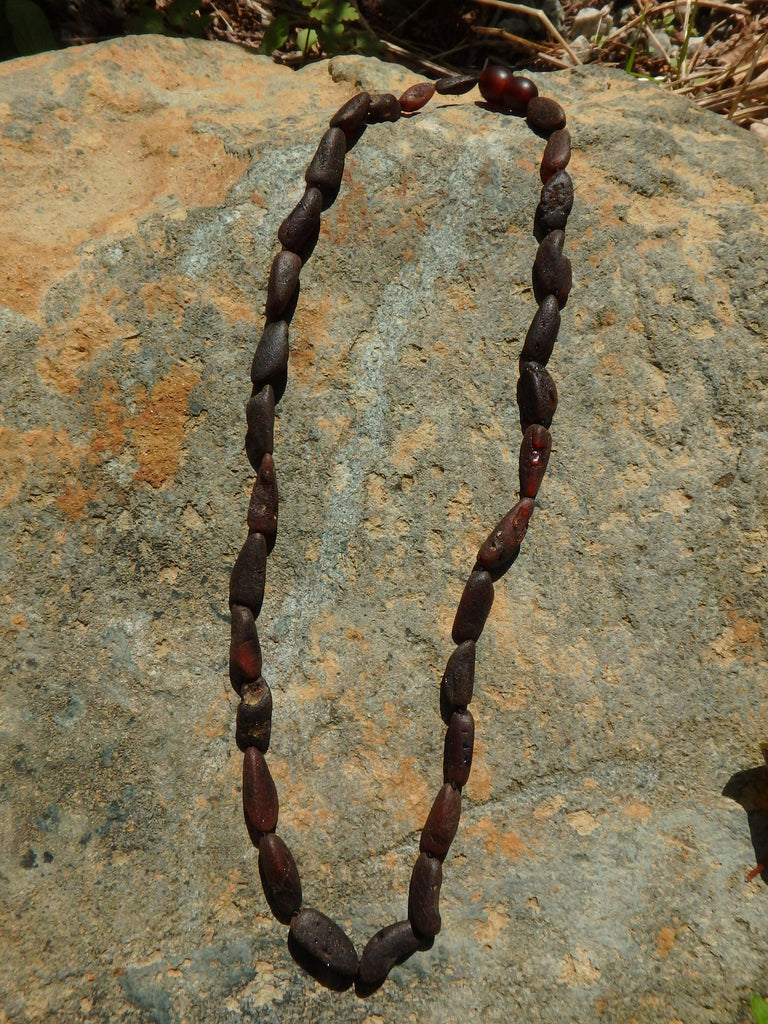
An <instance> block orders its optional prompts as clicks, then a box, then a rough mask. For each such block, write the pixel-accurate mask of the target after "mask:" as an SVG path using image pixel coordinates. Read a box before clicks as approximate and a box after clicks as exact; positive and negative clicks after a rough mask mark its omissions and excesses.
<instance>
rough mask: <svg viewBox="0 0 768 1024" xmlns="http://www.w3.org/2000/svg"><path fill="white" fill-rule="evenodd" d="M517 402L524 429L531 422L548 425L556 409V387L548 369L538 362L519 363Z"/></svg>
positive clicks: (521, 425) (521, 424)
mask: <svg viewBox="0 0 768 1024" xmlns="http://www.w3.org/2000/svg"><path fill="white" fill-rule="evenodd" d="M517 404H518V406H519V408H520V427H521V429H522V431H523V433H525V431H526V430H527V429H528V427H530V425H531V424H532V423H540V424H541V425H542V426H543V427H548V426H549V425H550V424H551V423H552V417H553V416H554V415H555V410H556V409H557V388H556V386H555V382H554V380H553V379H552V375H551V374H550V372H549V370H547V369H546V367H544V366H539V364H538V363H528V362H524V363H521V364H520V377H519V379H518V381H517Z"/></svg>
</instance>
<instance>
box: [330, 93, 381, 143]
mask: <svg viewBox="0 0 768 1024" xmlns="http://www.w3.org/2000/svg"><path fill="white" fill-rule="evenodd" d="M370 105H371V96H370V93H367V92H359V93H358V94H357V95H356V96H353V97H352V99H351V100H347V102H346V103H345V104H344V106H342V107H339V109H338V110H337V111H336V113H335V114H334V115H333V117H332V118H331V128H341V130H342V131H343V132H344V134H345V135H346V137H347V144H349V140H350V139H351V138H353V137H354V136H355V134H356V133H357V132H358V131H359V130H360V128H362V126H363V125H364V124H365V119H366V117H367V116H368V109H369V107H370Z"/></svg>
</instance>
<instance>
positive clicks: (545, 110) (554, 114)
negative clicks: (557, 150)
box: [527, 96, 565, 136]
mask: <svg viewBox="0 0 768 1024" xmlns="http://www.w3.org/2000/svg"><path fill="white" fill-rule="evenodd" d="M527 117H528V124H529V125H530V126H531V128H533V130H534V131H535V132H538V133H539V134H540V135H545V136H547V135H551V134H552V132H556V131H557V130H558V129H560V128H565V111H564V110H563V108H562V107H561V106H560V104H559V103H558V102H557V101H556V100H551V99H549V98H548V97H544V96H536V97H534V98H533V99H532V100H531V102H530V103H529V104H528V111H527Z"/></svg>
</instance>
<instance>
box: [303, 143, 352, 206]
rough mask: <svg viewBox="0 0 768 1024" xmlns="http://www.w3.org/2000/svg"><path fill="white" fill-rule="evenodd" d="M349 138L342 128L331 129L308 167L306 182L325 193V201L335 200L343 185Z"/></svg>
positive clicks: (305, 175)
mask: <svg viewBox="0 0 768 1024" xmlns="http://www.w3.org/2000/svg"><path fill="white" fill-rule="evenodd" d="M346 153H347V138H346V136H345V134H344V132H343V131H342V130H341V128H336V127H335V126H334V127H333V128H329V129H328V131H327V132H326V133H325V135H323V137H322V139H320V143H319V145H318V147H317V150H316V152H315V155H314V156H313V157H312V160H311V162H310V164H309V167H307V170H306V173H305V174H304V180H305V181H306V183H307V184H308V185H314V186H315V188H319V189H320V191H321V192H322V193H323V200H324V201H325V202H328V201H330V200H332V199H333V197H334V196H335V195H336V193H337V192H338V190H339V186H340V185H341V176H342V174H343V173H344V157H345V156H346Z"/></svg>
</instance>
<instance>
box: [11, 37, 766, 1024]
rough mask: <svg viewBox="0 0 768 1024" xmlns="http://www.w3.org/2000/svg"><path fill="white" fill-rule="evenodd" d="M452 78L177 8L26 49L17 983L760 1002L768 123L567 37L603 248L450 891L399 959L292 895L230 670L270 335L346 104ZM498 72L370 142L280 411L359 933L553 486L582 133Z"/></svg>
mask: <svg viewBox="0 0 768 1024" xmlns="http://www.w3.org/2000/svg"><path fill="white" fill-rule="evenodd" d="M413 80H414V76H413V75H412V74H411V73H409V72H407V71H405V70H403V69H402V68H397V67H394V66H388V67H387V66H384V65H381V64H379V63H377V62H375V61H365V60H362V59H352V58H350V59H342V60H338V61H334V62H333V63H332V64H331V65H330V66H329V65H327V64H322V65H315V66H313V67H309V68H307V69H305V70H303V71H301V72H299V73H292V72H290V71H288V70H286V69H281V68H278V67H275V66H273V65H272V64H270V62H269V61H268V60H266V59H265V58H259V57H254V56H252V55H249V54H247V53H245V52H243V51H241V50H238V49H236V48H228V47H225V46H221V45H215V44H212V43H205V42H196V41H178V40H170V39H153V38H141V39H125V40H121V41H118V42H109V43H104V44H100V45H98V46H94V47H84V48H82V49H76V50H70V51H66V52H60V53H56V54H51V55H43V56H39V57H34V58H28V59H24V60H19V61H12V62H10V63H6V64H3V65H0V138H1V139H2V142H1V146H2V149H1V150H0V154H1V156H0V522H1V524H2V525H1V527H0V529H1V530H2V548H1V550H0V571H1V573H2V587H1V589H0V600H1V601H2V605H1V608H2V611H1V612H0V616H1V617H0V645H1V646H0V666H1V667H0V672H1V675H0V842H1V848H0V1021H10V1022H13V1024H26V1022H32V1021H46V1022H50V1024H65V1022H67V1024H68V1022H75V1021H88V1022H91V1021H93V1022H101V1021H104V1022H106V1021H109V1022H117V1021H131V1022H134V1021H136V1022H140V1024H143V1022H154V1024H177V1022H178V1024H181V1022H183V1021H189V1022H199V1024H214V1022H215V1024H219V1022H222V1024H223V1022H236V1021H241V1020H242V1021H259V1022H260V1024H271V1022H278V1021H279V1022H280V1024H290V1022H294V1021H296V1022H298V1021H307V1020H312V1021H315V1022H331V1021H350V1022H360V1024H363V1022H366V1024H380V1022H393V1021H398V1022H407V1021H414V1022H415V1021H418V1022H419V1024H446V1022H453V1021H457V1022H458V1021H462V1022H463V1021H468V1020H482V1021H483V1022H484V1024H497V1022H498V1024H501V1022H505V1024H506V1022H508V1021H510V1020H513V1021H520V1022H525V1024H537V1022H548V1024H549V1022H551V1024H554V1022H556V1021H557V1022H562V1021H566V1020H570V1021H577V1022H579V1024H597V1022H601V1024H602V1022H628V1021H633V1022H638V1024H663V1022H669V1024H673V1022H685V1024H704V1022H707V1024H731V1022H734V1024H736V1022H746V1021H747V1020H749V1011H748V1008H747V999H748V995H749V993H750V992H752V991H761V990H762V991H763V994H764V995H768V991H766V987H767V984H768V982H767V980H766V979H768V970H766V954H767V952H768V924H767V922H768V887H766V886H765V885H764V884H763V883H762V882H761V881H760V880H756V881H755V882H753V883H751V884H749V885H747V884H746V883H745V882H744V874H745V872H746V870H747V869H748V868H749V867H750V866H752V864H753V863H754V861H753V856H752V849H751V846H750V842H749V833H748V829H747V823H746V816H745V815H744V813H743V811H742V810H741V809H740V808H739V807H738V806H737V805H736V804H734V803H731V802H729V801H727V800H725V799H723V798H722V797H721V796H720V790H721V789H722V787H723V785H724V784H725V782H726V781H727V779H728V777H729V776H730V775H731V774H732V773H733V772H735V771H736V770H738V769H740V768H746V767H749V766H750V765H754V764H757V763H759V761H760V755H759V751H758V743H759V741H760V740H761V739H766V738H768V682H767V680H766V671H765V651H764V649H765V645H766V642H768V632H767V628H768V627H767V625H766V600H765V598H766V572H767V564H768V556H767V555H766V538H767V535H768V340H767V339H768V314H767V312H766V310H768V205H767V203H766V200H767V199H768V192H767V189H766V181H767V180H768V163H767V162H766V151H765V150H764V148H762V147H761V146H760V144H759V143H758V142H757V141H756V140H753V139H751V138H750V137H749V135H748V134H747V133H746V132H743V131H739V130H737V129H736V128H734V127H732V126H731V125H729V124H728V123H727V122H726V121H724V120H722V119H718V118H716V117H715V116H713V115H709V114H707V113H703V112H701V111H699V110H697V109H695V108H694V107H692V106H690V105H689V104H688V103H687V102H685V101H684V100H682V99H679V98H672V97H670V96H667V95H665V94H663V93H662V92H661V91H660V90H659V89H657V88H656V87H655V86H653V85H651V84H648V83H641V82H637V81H635V80H633V79H631V78H629V77H627V76H622V75H621V74H619V73H618V72H616V73H611V72H606V71H602V70H598V69H588V70H587V71H585V72H583V73H574V74H570V75H569V74H565V73H557V74H553V75H551V76H548V77H546V78H544V79H541V80H540V84H541V88H542V90H543V91H544V90H545V91H547V92H549V93H550V94H552V95H554V96H555V97H556V98H558V99H560V100H561V101H562V102H563V104H564V105H565V107H566V109H567V110H568V112H569V118H570V125H571V130H572V133H573V137H574V144H575V152H574V157H573V160H572V165H571V170H572V173H573V177H574V180H575V182H576V189H577V205H576V208H575V210H574V214H573V216H572V218H571V221H570V224H569V229H568V241H567V247H568V252H569V255H570V256H571V259H572V260H573V265H574V276H575V285H574V290H573V293H572V297H571V299H570V301H569V303H568V306H567V307H566V310H565V313H564V323H563V328H562V331H561V340H560V343H559V345H558V348H557V349H556V351H555V355H554V357H553V360H552V362H551V369H552V372H553V374H554V376H555V378H556V380H557V384H558V388H559V391H560V398H561V400H560V407H559V409H558V411H557V415H556V418H555V422H554V425H553V433H554V437H555V451H554V453H553V457H552V461H551V464H550V470H549V472H548V475H547V478H546V479H545V482H544V486H543V488H542V491H541V494H540V499H541V500H540V507H539V509H538V511H537V513H536V515H535V517H534V522H533V525H532V527H531V529H530V531H529V535H528V538H527V540H526V542H525V546H524V550H523V554H522V555H521V557H520V559H519V560H518V562H517V564H516V565H515V566H514V567H513V569H512V571H511V572H510V574H509V576H508V577H507V579H506V580H505V581H504V582H503V583H502V584H500V585H499V586H498V588H497V597H496V602H495V605H494V608H493V612H492V615H491V619H490V621H489V625H488V626H487V628H486V632H485V634H484V636H483V638H482V641H481V643H480V645H479V652H478V677H477V686H476V691H475V696H476V700H475V703H474V704H473V711H474V713H475V715H476V720H477V729H478V733H477V743H476V749H475V765H474V768H473V772H472V776H471V778H470V781H469V784H468V786H467V788H466V798H465V801H464V816H463V818H462V822H461V826H460V829H459V834H458V837H457V839H456V842H455V843H454V847H453V849H452V852H451V854H450V855H449V857H448V859H447V861H446V865H445V881H444V884H443V899H442V904H441V909H442V913H443V931H442V932H441V934H440V935H439V936H438V939H437V941H436V943H435V947H434V949H433V950H432V951H431V952H430V953H427V954H420V955H417V956H416V957H414V958H413V959H412V960H411V961H409V962H408V963H407V964H406V965H404V966H402V967H400V968H397V969H396V970H395V971H394V972H393V975H392V977H391V978H390V980H389V981H388V982H387V984H386V985H385V986H384V988H383V989H382V990H381V991H380V992H379V993H377V994H376V995H374V996H372V997H371V998H370V999H369V1000H368V1001H366V1002H363V1001H361V1000H359V999H356V998H355V996H354V994H353V993H351V992H348V993H346V994H342V995H338V994H333V993H330V992H328V991H326V990H325V989H321V988H319V987H318V986H317V984H316V983H315V982H314V981H312V980H311V979H309V978H308V977H307V976H305V975H304V974H302V973H300V972H299V971H298V969H297V968H296V966H295V965H294V963H293V962H292V960H291V959H290V958H289V956H288V953H287V950H286V946H285V929H284V928H283V927H282V926H281V925H279V924H277V923H275V922H274V921H273V920H272V918H271V917H270V915H269V913H268V910H267V908H266V905H265V902H264V899H263V896H262V894H261V890H260V885H259V880H258V875H257V872H256V857H255V853H254V850H253V849H252V847H251V845H250V843H249V841H248V837H247V834H246V831H245V828H244V826H243V822H242V815H241V809H240V795H239V789H240V765H241V757H240V755H239V753H238V751H237V750H236V748H235V744H234V739H233V732H234V728H233V722H234V709H235V697H234V694H233V692H232V690H231V688H230V686H229V683H228V681H227V677H226V654H227V644H228V613H227V603H226V590H227V578H228V573H229V569H230V567H231V564H232V561H233V559H234V556H235V554H236V552H237V550H238V548H239V546H240V544H241V542H242V539H243V537H244V529H245V528H244V520H245V512H246V507H247V498H248V494H249V490H250V484H251V479H252V474H251V471H250V469H249V467H248V464H247V462H246V460H245V457H244V454H243V452H242V438H243V430H244V416H243V406H244V403H245V401H246V399H247V397H248V394H249V382H248V372H249V367H250V359H251V353H252V349H253V346H254V345H255V342H256V340H257V339H258V336H259V334H260V326H261V318H260V311H261V309H262V308H263V302H264V295H265V284H266V277H267V272H268V268H269V263H270V260H271V257H272V255H273V253H274V252H275V246H276V243H275V237H276V231H277V227H278V225H279V223H280V221H281V219H282V218H283V217H284V216H285V214H286V213H287V212H288V211H289V210H290V209H291V208H292V206H293V205H294V203H295V202H296V201H297V199H298V198H299V196H300V194H301V191H302V178H303V172H304V168H305V166H306V164H307V162H308V161H309V159H310V157H311V155H312V153H313V152H314V149H315V146H316V144H317V141H318V140H319V138H320V135H321V134H322V132H323V130H324V126H325V125H326V124H327V120H328V118H329V117H330V115H331V114H332V113H333V111H334V110H335V109H336V108H337V107H338V106H340V105H341V103H342V102H344V101H345V100H346V99H347V98H348V97H349V96H350V95H351V94H352V93H353V92H354V91H356V89H357V88H358V86H359V85H360V84H362V85H365V86H366V87H368V88H372V89H381V88H386V87H390V88H393V89H394V90H396V91H398V92H399V91H400V90H401V89H402V88H404V87H405V86H406V85H409V84H411V82H412V81H413ZM475 99H476V94H471V95H470V96H467V97H461V98H458V99H447V100H445V101H437V102H435V101H433V102H432V103H431V104H430V106H429V107H428V108H427V109H426V110H425V111H424V112H423V113H422V114H420V115H418V116H417V117H414V118H411V119H410V120H408V121H402V122H400V123H399V124H395V125H390V124H386V125H380V126H376V127H374V128H371V129H370V130H369V131H368V132H367V133H366V134H365V136H364V138H363V139H362V140H361V142H360V143H359V144H358V146H357V147H356V148H355V149H354V151H353V152H352V154H351V155H350V157H349V159H348V161H347V169H346V172H345V181H344V185H343V187H342V190H341V193H340V195H339V198H338V200H337V202H336V203H335V205H334V206H333V207H332V209H331V210H330V211H329V213H328V214H327V216H326V217H325V218H324V221H323V228H322V234H321V237H320V241H319V244H318V246H317V249H316V251H315V255H314V256H313V258H312V260H311V261H310V263H309V264H308V265H307V267H306V270H305V272H304V274H303V277H302V294H301V299H300V302H299V307H298V312H297V315H296V317H295V320H294V326H293V330H292V354H291V362H290V367H289V382H288V390H287V391H286V395H285V398H284V399H283V401H282V403H281V405H280V406H279V413H278V423H277V438H276V452H275V457H276V463H277V468H278V479H279V483H280V488H281V496H282V505H281V512H280V534H279V538H278V543H277V547H276V548H275V552H274V555H273V557H272V558H271V560H270V564H269V575H268V588H267V597H266V601H265V605H264V610H263V613H262V617H261V620H260V632H261V637H262V643H263V647H264V658H265V669H264V671H265V675H266V677H267V679H268V681H269V682H270V684H271V685H272V687H273V694H274V700H275V724H274V729H273V742H272V747H271V749H270V765H271V767H272V771H273V774H274V775H275V778H276V781H277V783H278V787H279V791H280V796H281V816H280V831H281V834H282V835H283V836H284V837H285V838H286V840H287V841H288V842H289V844H290V846H291V847H292V849H293V851H294V853H295V855H296V857H297V860H298V863H299V867H300V870H301V873H302V880H303V883H304V891H305V898H306V901H307V903H308V904H310V905H314V906H317V907H318V908H319V909H321V910H323V911H325V912H326V913H328V914H331V915H332V916H334V917H336V918H337V919H339V920H340V921H342V922H343V923H344V925H345V927H347V929H348V931H349V933H350V935H351V936H352V938H353V939H354V941H355V942H356V944H357V946H358V949H359V948H361V947H362V945H363V944H364V942H365V941H366V940H367V938H368V937H369V936H370V934H371V933H372V932H373V931H374V930H376V929H378V928H380V927H381V926H382V925H384V924H387V923H389V922H390V921H392V920H395V919H397V918H399V917H402V916H403V915H404V912H405V902H406V890H407V883H408V877H409V874H410V869H411V865H412V863H413V859H414V854H415V850H416V848H417V844H418V835H419V830H420V827H421V825H422V823H423V820H424V817H425V815H426V812H427V810H428V808H429V805H430V803H431V800H432V797H433V795H434V793H435V792H436V790H437V787H438V786H439V784H440V782H441V769H440V761H441V750H442V735H443V727H442V724H441V722H440V719H439V717H438V713H437V694H438V683H439V679H440V674H441V672H442V668H443V665H444V663H445V659H446V658H447V656H448V654H449V653H450V651H451V649H452V645H451V642H450V637H449V634H450V625H451V621H452V617H453V611H454V609H455V605H456V602H457V600H458V597H459V594H460V592H461V587H462V585H463V580H464V578H465V576H466V573H467V572H468V570H469V568H470V567H471V563H472V558H473V555H474V552H475V550H476V547H477V545H478V544H479V542H480V541H482V540H483V539H484V538H485V536H486V534H487V532H488V530H489V529H490V528H491V526H492V525H493V524H494V523H495V521H496V520H497V519H498V518H499V516H500V515H501V514H502V513H503V512H505V511H506V509H507V508H508V507H509V505H510V504H512V503H513V501H514V496H515V495H514V492H515V486H516V476H517V470H516V464H517V449H518V444H519V427H518V425H517V422H516V407H515V403H514V380H515V376H516V368H515V358H516V355H517V352H518V351H519V348H520V344H521V340H522V337H523V335H524V333H525V330H526V329H527V325H528V322H529V320H530V317H531V315H532V313H533V309H534V305H533V299H532V295H531V289H530V266H531V262H532V259H533V255H534V252H535V242H534V240H533V238H532V236H531V234H530V228H531V224H532V215H533V210H534V207H535V205H536V201H537V196H538V185H537V180H536V179H537V168H538V159H539V155H540V153H541V150H542V146H543V143H542V141H541V140H540V139H537V138H536V137H535V136H533V135H532V134H531V133H530V132H529V131H528V129H527V128H526V127H525V125H524V124H523V123H522V122H521V121H519V120H517V119H514V118H504V117H501V116H499V115H495V114H493V113H491V112H489V111H486V110H484V109H482V108H480V107H478V106H476V104H475Z"/></svg>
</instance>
